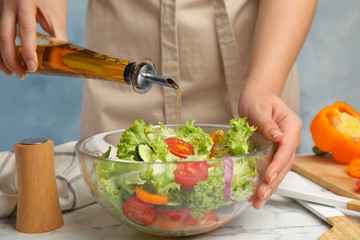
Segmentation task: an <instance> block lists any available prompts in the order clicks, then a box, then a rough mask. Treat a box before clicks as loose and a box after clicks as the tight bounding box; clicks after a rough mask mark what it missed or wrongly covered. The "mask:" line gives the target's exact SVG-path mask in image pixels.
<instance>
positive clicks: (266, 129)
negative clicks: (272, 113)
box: [257, 118, 284, 142]
mask: <svg viewBox="0 0 360 240" xmlns="http://www.w3.org/2000/svg"><path fill="white" fill-rule="evenodd" d="M257 126H258V129H259V131H260V133H261V134H262V135H263V136H264V138H265V139H267V140H269V141H272V142H279V141H281V140H282V138H283V136H284V134H283V132H282V131H281V130H280V129H279V127H278V125H277V124H276V123H275V122H274V121H273V120H272V119H271V118H266V119H261V120H260V121H259V122H258V124H257Z"/></svg>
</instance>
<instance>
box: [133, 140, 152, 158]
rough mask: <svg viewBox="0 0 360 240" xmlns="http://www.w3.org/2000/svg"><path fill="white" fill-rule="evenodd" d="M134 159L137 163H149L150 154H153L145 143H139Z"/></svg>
mask: <svg viewBox="0 0 360 240" xmlns="http://www.w3.org/2000/svg"><path fill="white" fill-rule="evenodd" d="M135 150H136V157H137V159H138V160H139V161H143V162H151V157H152V154H153V153H154V151H153V149H152V147H150V146H149V145H147V144H145V143H140V144H139V145H137V146H136V149H135Z"/></svg>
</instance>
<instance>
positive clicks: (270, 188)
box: [0, 0, 316, 209]
mask: <svg viewBox="0 0 360 240" xmlns="http://www.w3.org/2000/svg"><path fill="white" fill-rule="evenodd" d="M315 9H316V1H313V0H303V1H297V0H284V1H280V0H262V1H258V0H198V1H193V0H181V1H175V0H162V1H160V0H148V1H140V0H137V1H126V0H106V1H105V0H102V1H98V0H89V7H88V15H87V20H86V21H87V28H86V37H85V42H86V46H87V47H88V48H90V49H92V50H95V51H98V52H101V53H104V54H108V55H111V56H118V57H120V58H123V59H129V60H138V59H141V58H143V57H148V58H150V59H152V60H153V61H154V62H155V63H156V65H157V73H158V74H159V75H163V76H166V77H170V78H173V79H175V80H176V81H177V83H178V85H180V89H181V97H180V107H179V114H180V120H179V122H183V121H185V120H188V119H196V120H198V121H199V122H200V123H228V122H229V120H230V119H231V118H233V117H235V116H240V117H242V116H246V117H247V118H248V120H249V121H250V123H251V124H253V125H256V126H258V128H259V130H260V132H261V133H262V134H263V136H264V137H265V138H267V139H268V140H271V141H274V142H277V143H278V145H279V147H278V150H277V152H276V154H275V156H274V159H273V162H272V163H271V165H270V166H269V168H268V169H267V171H266V175H265V182H264V183H263V184H262V185H261V186H260V187H259V189H258V192H257V197H256V198H255V199H254V200H253V206H254V207H255V208H257V209H259V208H261V207H262V206H263V204H264V203H265V202H266V200H268V199H269V198H270V196H271V194H272V193H274V192H275V191H276V188H277V186H278V185H279V183H280V182H281V181H282V179H283V178H284V176H285V175H286V173H287V172H288V171H289V169H290V168H291V165H292V163H293V161H294V157H295V151H296V148H297V146H298V144H299V143H300V141H301V136H300V133H301V120H300V118H299V117H298V114H299V89H298V88H299V87H298V79H297V73H296V67H295V65H294V63H295V60H296V57H297V55H298V53H299V51H300V49H301V47H302V45H303V43H304V41H305V38H306V35H307V33H308V31H309V28H310V26H311V22H312V19H313V16H314V13H315ZM0 10H1V18H0V51H1V56H2V58H0V68H1V70H2V71H4V73H6V74H8V75H10V74H12V73H13V72H15V74H16V75H17V76H18V77H20V78H23V77H24V76H25V72H24V70H23V69H22V68H21V67H20V66H19V64H17V63H16V61H15V51H14V37H15V32H16V26H18V29H19V32H20V37H21V42H22V47H23V57H24V59H25V61H26V62H27V66H28V69H29V71H35V70H36V67H37V60H36V53H35V48H36V39H35V33H36V22H37V21H38V22H39V23H40V24H41V26H42V28H43V29H44V30H45V31H47V32H48V33H49V34H50V35H52V36H54V37H57V38H59V39H63V40H66V39H67V37H66V1H65V0H48V1H41V0H32V1H30V0H28V1H20V0H2V1H1V6H0ZM175 104H176V103H175V91H172V90H171V89H169V88H163V87H159V86H154V87H153V88H152V89H151V90H150V91H149V92H148V93H146V94H143V95H139V94H137V93H134V92H133V91H132V90H131V88H129V87H126V86H125V87H124V86H119V85H118V84H116V83H111V82H106V83H104V82H99V81H94V80H89V81H86V82H85V85H84V96H83V109H82V134H83V136H88V135H92V134H94V133H97V132H102V131H107V130H111V129H117V128H124V127H127V126H129V125H130V124H132V123H133V121H134V120H135V119H145V120H146V121H149V122H153V123H156V122H158V121H162V122H165V123H174V122H175Z"/></svg>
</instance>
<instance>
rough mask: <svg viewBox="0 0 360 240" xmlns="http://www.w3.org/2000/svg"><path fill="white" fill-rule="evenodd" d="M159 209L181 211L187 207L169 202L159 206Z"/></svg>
mask: <svg viewBox="0 0 360 240" xmlns="http://www.w3.org/2000/svg"><path fill="white" fill-rule="evenodd" d="M156 207H157V208H159V209H161V210H179V209H182V208H184V207H185V205H183V204H181V203H177V202H168V204H166V205H158V206H156Z"/></svg>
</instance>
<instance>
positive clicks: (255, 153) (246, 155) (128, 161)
mask: <svg viewBox="0 0 360 240" xmlns="http://www.w3.org/2000/svg"><path fill="white" fill-rule="evenodd" d="M164 126H165V127H170V128H176V124H165V125H164ZM183 126H185V124H178V125H177V127H183ZM194 127H200V128H202V127H214V128H230V125H225V124H210V123H209V124H207V123H200V124H199V123H194ZM152 128H153V129H157V128H160V125H153V126H152ZM125 130H126V128H122V129H117V130H112V131H107V132H102V133H98V134H95V135H92V136H90V137H85V138H82V139H81V140H79V141H78V142H77V143H76V146H75V149H76V151H77V152H81V153H82V154H84V155H86V156H88V157H91V158H94V159H96V160H98V161H103V160H105V161H113V162H120V163H132V164H144V163H145V164H174V163H183V162H187V163H191V162H216V161H219V160H227V159H230V158H239V157H251V156H253V155H257V154H258V153H260V152H262V151H264V150H265V149H268V148H269V147H270V146H271V145H272V144H273V142H270V141H267V140H266V141H267V142H268V143H267V144H266V146H265V147H263V148H261V149H258V150H256V151H253V152H250V153H246V154H242V155H235V156H230V157H224V158H216V159H205V160H197V161H186V160H184V161H177V162H142V161H131V160H123V159H110V158H102V157H95V156H94V155H91V154H89V153H87V152H84V151H83V150H82V149H81V146H82V144H83V143H85V142H86V141H89V140H90V139H91V138H94V137H96V136H100V135H104V136H106V135H110V134H114V133H119V132H124V131H125ZM254 134H259V135H260V136H261V137H263V136H262V135H261V134H260V133H259V132H258V131H256V132H254ZM119 141H120V139H119Z"/></svg>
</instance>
